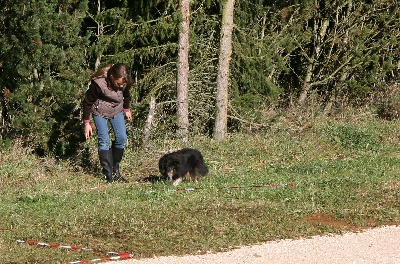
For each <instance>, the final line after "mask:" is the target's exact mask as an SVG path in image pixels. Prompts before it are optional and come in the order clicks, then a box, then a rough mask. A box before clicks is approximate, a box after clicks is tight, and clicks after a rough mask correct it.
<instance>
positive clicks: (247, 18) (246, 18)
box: [0, 0, 400, 158]
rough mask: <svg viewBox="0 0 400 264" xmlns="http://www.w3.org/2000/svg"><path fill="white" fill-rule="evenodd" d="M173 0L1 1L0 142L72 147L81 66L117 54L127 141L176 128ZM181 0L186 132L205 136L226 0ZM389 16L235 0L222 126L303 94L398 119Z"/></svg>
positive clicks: (245, 125)
mask: <svg viewBox="0 0 400 264" xmlns="http://www.w3.org/2000/svg"><path fill="white" fill-rule="evenodd" d="M181 2H182V1H179V2H178V1H171V0H153V1H149V0H145V1H142V0H135V1H128V0H120V1H117V0H115V1H105V0H97V1H92V0H63V1H59V0H47V1H44V0H33V1H25V0H15V1H9V0H1V1H0V3H1V9H0V17H1V20H0V21H1V22H0V87H1V91H2V93H1V95H0V103H1V109H0V110H1V112H0V120H1V123H0V137H1V139H2V140H3V144H4V143H7V142H8V143H11V142H13V141H14V140H15V139H22V141H23V143H24V144H25V145H26V146H29V147H30V148H33V149H34V150H35V152H36V153H37V154H39V155H54V156H55V157H58V158H71V157H75V156H76V153H77V151H78V150H79V149H80V148H82V144H84V143H83V141H84V139H83V136H82V133H81V131H82V125H81V111H82V108H81V102H82V99H83V96H84V92H85V91H86V89H87V87H88V83H89V78H90V75H91V74H92V73H93V72H94V71H95V70H96V69H97V68H98V67H101V66H103V65H106V64H108V63H116V62H123V63H126V64H128V65H129V66H130V68H131V70H132V74H133V77H134V82H135V84H134V87H133V89H132V93H133V99H134V100H133V103H132V106H131V107H132V111H133V113H134V122H133V124H131V125H130V126H129V136H130V138H133V141H132V142H134V143H135V144H137V145H140V143H138V142H142V143H143V142H144V141H147V140H148V138H146V137H150V138H152V139H157V138H163V139H167V138H176V137H177V134H176V131H177V103H176V102H177V61H178V48H179V47H178V40H179V32H180V28H181V18H182V16H181V11H180V9H179V5H180V4H181ZM185 2H190V14H189V15H190V31H189V40H190V44H189V45H190V51H189V77H188V93H189V96H188V102H187V103H188V109H189V112H188V118H189V124H190V126H189V134H190V135H196V134H200V135H206V136H211V135H212V134H213V130H214V129H215V114H216V103H217V102H216V94H217V79H218V78H217V74H218V63H219V62H220V59H219V55H220V50H222V48H223V47H222V46H220V45H221V36H222V35H223V34H221V28H222V25H223V23H222V21H223V18H224V16H223V10H224V4H225V2H230V1H219V0H200V1H197V0H193V1H185ZM231 2H232V1H231ZM399 20H400V10H399V4H398V1H396V0H386V1H381V0H377V1H356V0H340V1H316V0H303V1H295V0H293V1H266V0H262V1H261V0H251V1H237V2H236V3H235V5H234V13H233V21H234V27H233V29H232V41H231V45H232V56H231V58H230V69H229V90H228V91H226V93H227V94H226V96H227V98H229V100H228V102H229V103H228V109H227V117H226V121H227V125H228V132H235V131H240V132H257V131H260V130H263V129H267V128H268V126H269V124H270V123H271V122H273V121H274V119H275V118H276V117H277V115H278V114H279V112H280V111H285V110H287V109H290V111H302V109H303V108H304V106H305V105H309V104H313V105H318V106H319V111H320V113H321V114H323V115H329V114H332V113H335V112H338V111H341V109H343V108H345V107H361V108H362V107H368V108H372V109H375V110H374V111H376V114H377V115H378V116H379V117H382V118H386V119H395V118H397V117H398V103H399V102H400V96H399V94H398V81H399V73H400V47H399V39H400V34H399V33H400V30H399V26H398V21H399ZM188 48H189V47H188ZM150 116H151V117H152V119H151V122H150V123H149V117H150ZM145 131H147V132H149V131H150V133H149V134H145ZM144 143H146V142H144Z"/></svg>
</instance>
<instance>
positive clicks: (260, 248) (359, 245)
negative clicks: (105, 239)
mask: <svg viewBox="0 0 400 264" xmlns="http://www.w3.org/2000/svg"><path fill="white" fill-rule="evenodd" d="M111 263H112V264H211V263H212V264H239V263H241V264H266V263H273V264H289V263H290V264H294V263H295V264H314V263H315V264H317V263H318V264H321V263H322V264H325V263H326V264H347V263H351V264H376V263H382V264H400V226H385V227H380V228H374V229H368V230H364V231H361V232H356V233H345V234H343V235H328V236H316V237H312V238H308V239H299V240H280V241H273V242H268V243H265V244H262V245H255V246H248V247H247V246H246V247H242V248H239V249H235V250H232V251H229V252H223V253H217V254H206V255H190V256H183V257H176V256H168V257H155V258H150V259H140V260H136V259H130V260H123V261H112V262H107V264H111Z"/></svg>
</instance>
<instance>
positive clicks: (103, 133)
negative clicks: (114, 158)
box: [93, 112, 128, 150]
mask: <svg viewBox="0 0 400 264" xmlns="http://www.w3.org/2000/svg"><path fill="white" fill-rule="evenodd" d="M93 120H94V123H95V124H96V128H97V137H98V146H99V150H109V149H110V133H109V131H108V121H110V124H111V127H112V129H113V131H114V136H115V142H114V144H113V147H115V148H120V149H124V148H125V144H126V140H127V138H128V137H127V135H126V125H125V117H124V113H123V112H121V113H119V114H118V115H116V116H115V117H114V118H113V119H107V118H104V117H101V116H97V115H93Z"/></svg>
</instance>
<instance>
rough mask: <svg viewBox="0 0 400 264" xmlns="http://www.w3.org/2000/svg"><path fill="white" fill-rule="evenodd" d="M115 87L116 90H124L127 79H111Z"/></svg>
mask: <svg viewBox="0 0 400 264" xmlns="http://www.w3.org/2000/svg"><path fill="white" fill-rule="evenodd" d="M111 80H112V83H113V86H114V87H115V88H114V89H115V90H117V89H123V88H124V87H125V85H126V78H125V77H121V78H117V79H114V78H111Z"/></svg>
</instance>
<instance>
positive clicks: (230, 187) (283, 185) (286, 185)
mask: <svg viewBox="0 0 400 264" xmlns="http://www.w3.org/2000/svg"><path fill="white" fill-rule="evenodd" d="M295 186H296V184H294V183H288V184H283V183H273V184H263V185H249V186H228V187H221V188H218V189H250V188H262V187H295ZM201 189H202V188H178V189H174V190H169V191H170V192H181V191H197V190H201Z"/></svg>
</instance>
